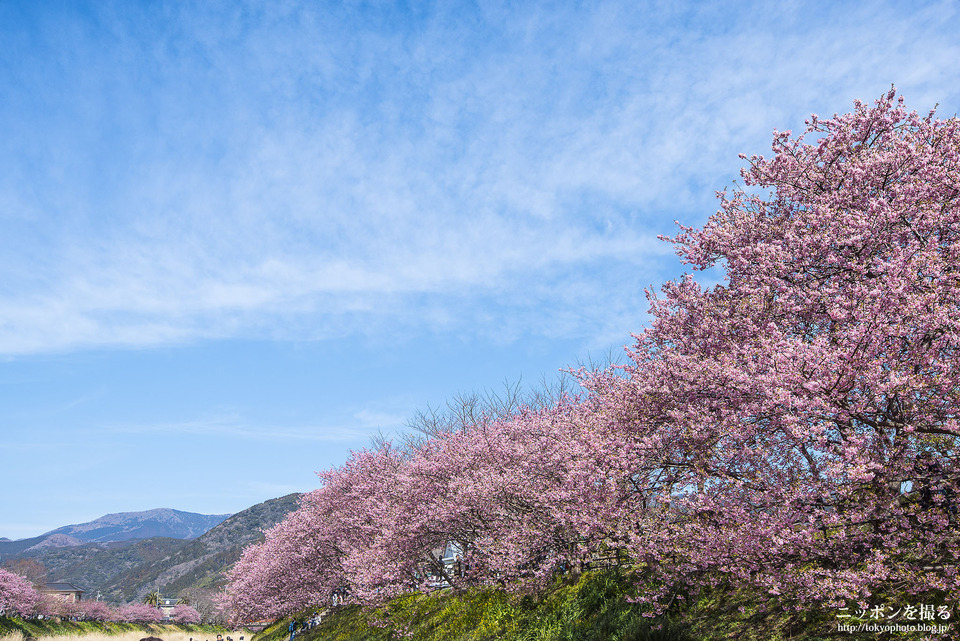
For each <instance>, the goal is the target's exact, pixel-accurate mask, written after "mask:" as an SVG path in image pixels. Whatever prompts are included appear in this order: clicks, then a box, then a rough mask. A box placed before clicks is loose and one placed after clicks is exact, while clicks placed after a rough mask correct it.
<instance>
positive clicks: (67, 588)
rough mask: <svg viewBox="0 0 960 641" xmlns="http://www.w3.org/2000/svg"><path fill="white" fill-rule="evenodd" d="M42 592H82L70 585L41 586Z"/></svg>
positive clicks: (53, 584)
mask: <svg viewBox="0 0 960 641" xmlns="http://www.w3.org/2000/svg"><path fill="white" fill-rule="evenodd" d="M43 589H44V590H49V591H51V592H83V591H84V590H81V589H80V588H78V587H77V586H75V585H74V584H72V583H47V584H46V585H44V586H43Z"/></svg>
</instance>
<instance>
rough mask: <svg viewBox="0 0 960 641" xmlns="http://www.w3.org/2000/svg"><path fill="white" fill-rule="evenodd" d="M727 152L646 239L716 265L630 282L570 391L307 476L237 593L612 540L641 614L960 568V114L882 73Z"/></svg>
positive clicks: (252, 552) (488, 575) (510, 573)
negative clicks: (692, 208)
mask: <svg viewBox="0 0 960 641" xmlns="http://www.w3.org/2000/svg"><path fill="white" fill-rule="evenodd" d="M747 160H748V163H749V164H748V166H747V168H746V169H744V170H743V172H742V175H743V179H744V182H745V185H744V187H743V188H740V189H737V190H735V191H733V192H729V193H728V192H722V193H720V194H718V197H719V199H720V209H719V211H718V212H717V213H716V214H715V215H714V216H712V217H711V218H710V220H709V221H708V222H707V223H706V225H705V226H704V227H703V228H702V229H699V230H698V229H692V228H687V227H682V226H681V233H680V234H679V235H678V236H677V237H676V238H672V239H667V240H669V242H672V243H674V244H675V246H676V249H677V252H678V254H679V255H680V256H681V257H682V258H683V260H684V261H685V262H686V263H687V264H689V265H691V266H692V267H693V268H694V269H697V270H703V269H708V268H711V267H714V266H719V267H721V268H723V269H724V270H725V272H726V279H725V281H724V282H723V283H722V284H720V285H717V286H714V287H712V288H709V289H707V288H703V287H701V286H700V285H698V284H697V283H696V282H695V281H694V280H693V278H692V277H691V276H685V277H683V278H682V279H681V280H679V281H675V282H668V283H667V284H665V285H664V286H663V288H662V291H661V293H659V294H656V293H653V292H648V293H647V296H648V299H649V300H650V304H651V317H652V321H651V325H650V327H649V328H648V329H646V330H645V331H644V332H643V333H642V334H639V335H637V336H636V344H635V345H634V346H633V347H632V348H630V349H629V350H628V353H629V355H630V359H631V362H630V364H629V365H628V366H626V367H616V368H610V369H607V370H600V371H593V372H586V371H583V372H580V373H579V375H580V382H581V384H582V388H583V392H582V393H581V394H580V395H579V396H576V397H572V396H568V397H564V398H561V399H559V401H558V402H557V403H555V404H553V405H552V406H550V407H547V408H540V409H532V408H528V409H520V410H518V411H515V412H513V413H511V414H510V415H508V416H500V417H497V418H487V417H484V416H480V417H478V418H476V420H474V421H472V422H471V423H470V424H468V425H464V426H463V427H462V429H458V430H452V431H448V432H444V433H439V434H436V435H434V436H433V437H432V438H429V439H426V440H425V441H423V442H420V443H418V444H417V446H416V447H397V446H393V445H391V444H381V445H379V446H377V447H372V448H370V449H367V450H363V451H360V452H356V453H353V454H352V455H351V457H350V458H349V460H348V461H347V462H346V463H345V464H344V465H343V466H342V467H340V468H338V469H334V470H330V471H327V472H324V473H322V474H321V475H320V476H321V479H322V487H321V488H320V489H318V490H316V491H314V492H312V493H310V494H308V495H307V496H305V497H304V499H303V501H302V504H301V506H300V508H299V510H297V511H296V512H294V513H293V514H291V515H290V516H289V517H288V518H287V519H286V520H285V521H284V522H282V523H281V524H279V525H278V526H276V527H275V528H274V529H272V530H270V531H269V532H267V533H266V538H265V540H264V541H263V542H262V543H260V544H258V545H255V546H253V547H251V548H248V549H247V550H246V551H245V553H244V555H243V557H242V559H241V560H240V561H239V562H238V563H237V565H236V566H235V568H234V569H233V571H232V572H231V575H230V580H231V583H230V586H229V588H228V591H227V602H228V603H229V605H230V606H231V607H232V608H233V610H234V612H235V614H236V615H237V616H239V617H240V618H262V617H275V616H282V615H285V614H290V613H292V612H296V611H299V610H301V609H303V608H305V607H308V606H312V605H318V604H321V603H328V602H329V601H330V599H331V598H333V597H335V596H337V595H343V594H346V595H349V598H351V599H355V600H359V601H364V602H376V601H381V600H383V599H385V598H388V597H390V596H393V595H395V594H398V593H401V592H405V591H410V590H417V589H419V590H429V589H433V588H435V587H438V586H450V587H453V588H459V587H465V586H470V585H499V586H504V587H507V588H513V589H517V588H524V587H529V586H535V585H537V584H539V583H541V582H542V581H544V580H545V579H547V578H549V577H550V576H551V575H552V574H553V573H555V572H557V571H560V570H564V569H570V568H576V567H578V565H579V564H581V563H583V562H584V561H587V560H589V559H591V558H593V557H596V556H599V555H603V554H604V553H606V552H608V551H610V550H612V549H619V550H623V551H625V552H626V554H627V557H628V558H629V559H630V560H631V562H632V564H633V567H634V568H635V569H636V571H637V576H638V577H639V578H640V580H641V581H642V582H643V585H644V586H647V589H648V592H646V593H644V594H643V595H642V597H641V600H643V601H647V602H649V603H650V604H651V607H652V608H653V609H654V610H660V609H662V608H663V607H665V606H666V605H667V604H669V603H670V602H671V601H672V600H673V599H676V598H683V597H684V595H685V594H687V595H689V594H690V593H693V592H696V590H697V589H698V588H700V587H703V586H709V585H718V584H724V585H732V586H743V587H748V588H750V589H752V590H756V591H759V592H760V593H763V594H768V595H770V597H771V598H772V599H775V600H776V601H777V602H778V603H779V604H780V605H782V606H784V607H793V608H800V607H809V606H811V605H814V604H819V605H821V606H826V607H838V606H840V605H843V604H844V603H845V602H847V601H848V600H852V601H864V600H866V599H867V598H868V597H870V595H872V594H877V593H880V592H884V591H886V592H888V593H889V592H891V591H893V592H897V593H923V592H929V591H933V590H942V591H953V592H956V591H957V590H958V589H960V576H958V574H957V569H956V568H957V556H958V553H960V546H958V543H960V528H958V523H957V521H958V508H960V505H958V501H960V488H958V478H960V475H958V465H957V439H958V437H960V423H958V413H957V408H958V407H960V367H958V364H960V363H958V354H960V351H958V350H960V304H958V303H960V121H958V120H957V119H956V118H953V119H948V120H937V119H935V118H934V114H933V112H931V113H930V114H928V115H927V116H925V117H921V116H918V115H917V114H916V113H914V112H908V111H907V110H906V109H905V108H904V104H903V99H902V98H897V97H896V94H895V92H894V91H893V90H891V91H890V92H889V93H888V94H886V95H885V96H883V97H882V98H881V99H880V100H878V101H876V103H875V104H874V105H873V106H867V105H864V104H861V103H859V102H858V103H856V104H855V109H854V110H853V112H851V113H849V114H845V115H841V116H834V117H833V118H831V119H820V118H818V117H816V116H812V117H811V119H810V120H809V121H808V122H807V127H806V130H805V132H804V133H803V134H802V135H800V136H797V137H794V136H793V135H792V134H791V133H790V132H783V133H777V132H775V134H774V139H773V155H772V157H771V158H769V159H768V158H764V157H762V156H754V157H752V158H749V159H747ZM451 549H452V550H455V551H456V555H457V558H456V560H455V563H453V564H451V563H450V562H449V558H448V559H447V560H444V559H442V558H441V555H442V554H443V551H444V550H451ZM448 557H449V555H448ZM654 586H655V587H654Z"/></svg>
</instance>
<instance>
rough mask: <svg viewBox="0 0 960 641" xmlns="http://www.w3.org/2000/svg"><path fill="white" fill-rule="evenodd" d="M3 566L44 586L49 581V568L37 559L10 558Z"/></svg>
mask: <svg viewBox="0 0 960 641" xmlns="http://www.w3.org/2000/svg"><path fill="white" fill-rule="evenodd" d="M3 567H4V568H6V569H7V570H9V571H10V572H13V573H14V574H19V575H20V576H22V577H24V578H25V579H27V580H29V581H30V582H31V583H33V585H35V586H37V587H42V586H43V585H44V584H46V582H47V568H46V566H44V565H43V563H40V562H39V561H37V560H36V559H8V560H7V561H5V562H4V564H3Z"/></svg>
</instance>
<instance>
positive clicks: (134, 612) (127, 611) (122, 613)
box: [117, 603, 163, 623]
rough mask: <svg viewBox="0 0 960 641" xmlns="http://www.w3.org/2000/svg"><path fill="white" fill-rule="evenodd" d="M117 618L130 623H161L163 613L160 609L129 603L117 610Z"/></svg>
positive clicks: (143, 604)
mask: <svg viewBox="0 0 960 641" xmlns="http://www.w3.org/2000/svg"><path fill="white" fill-rule="evenodd" d="M117 618H118V620H120V621H127V622H129V623H160V622H161V621H163V613H162V612H161V611H160V609H159V608H156V607H154V606H152V605H148V604H146V603H128V604H127V605H123V606H120V607H119V608H117Z"/></svg>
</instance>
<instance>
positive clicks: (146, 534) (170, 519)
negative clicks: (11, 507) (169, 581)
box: [44, 508, 230, 543]
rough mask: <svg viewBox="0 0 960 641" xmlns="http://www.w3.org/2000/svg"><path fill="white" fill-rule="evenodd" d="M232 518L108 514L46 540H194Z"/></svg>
mask: <svg viewBox="0 0 960 641" xmlns="http://www.w3.org/2000/svg"><path fill="white" fill-rule="evenodd" d="M228 517H230V515H229V514H194V513H193V512H181V511H180V510H171V509H169V508H159V509H156V510H147V511H146V512H120V513H117V514H107V515H106V516H101V517H100V518H99V519H97V520H95V521H90V522H89V523H81V524H79V525H65V526H64V527H61V528H57V529H56V530H53V531H52V532H47V534H45V535H44V536H53V535H58V534H61V535H65V536H68V537H72V538H75V539H77V540H79V541H81V542H83V543H109V542H116V541H129V540H131V539H149V538H152V537H154V536H167V537H170V538H172V539H194V538H196V537H198V536H200V535H201V534H203V533H204V532H206V531H207V530H209V529H210V528H212V527H214V526H216V525H220V524H221V523H223V522H224V521H226V520H227V518H228Z"/></svg>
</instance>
